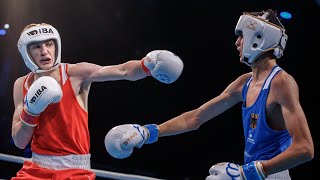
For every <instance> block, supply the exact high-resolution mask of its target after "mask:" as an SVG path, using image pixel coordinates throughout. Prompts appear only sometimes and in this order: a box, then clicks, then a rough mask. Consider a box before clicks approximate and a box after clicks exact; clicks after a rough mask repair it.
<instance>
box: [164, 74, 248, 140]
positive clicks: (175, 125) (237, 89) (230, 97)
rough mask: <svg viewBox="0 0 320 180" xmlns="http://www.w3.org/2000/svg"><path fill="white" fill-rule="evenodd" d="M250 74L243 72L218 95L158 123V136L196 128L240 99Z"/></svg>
mask: <svg viewBox="0 0 320 180" xmlns="http://www.w3.org/2000/svg"><path fill="white" fill-rule="evenodd" d="M249 76H250V74H244V75H242V76H240V77H239V78H237V79H236V80H235V81H233V82H232V83H231V84H230V85H229V86H228V87H227V88H226V89H225V90H224V91H223V92H222V93H221V94H220V95H218V96H216V97H214V98H212V99H211V100H209V101H208V102H206V103H204V104H203V105H201V106H200V107H198V108H196V109H194V110H191V111H188V112H185V113H182V114H181V115H179V116H177V117H174V118H172V119H170V120H168V121H166V122H164V123H162V124H160V125H159V137H163V136H171V135H176V134H181V133H185V132H188V131H193V130H197V129H198V128H199V127H200V126H201V125H202V124H204V123H206V122H207V121H209V120H211V119H213V118H214V117H216V116H218V115H219V114H221V113H223V112H224V111H226V110H227V109H229V108H231V107H233V106H234V105H235V104H237V103H239V102H240V101H241V100H242V95H241V90H242V87H243V84H244V83H245V82H246V79H247V78H248V77H249Z"/></svg>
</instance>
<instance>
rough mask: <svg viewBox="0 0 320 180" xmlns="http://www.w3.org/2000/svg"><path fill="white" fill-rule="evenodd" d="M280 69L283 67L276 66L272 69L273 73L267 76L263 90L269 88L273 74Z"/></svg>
mask: <svg viewBox="0 0 320 180" xmlns="http://www.w3.org/2000/svg"><path fill="white" fill-rule="evenodd" d="M279 70H281V67H276V68H275V69H274V70H273V71H272V73H271V74H270V76H269V77H268V78H267V80H266V83H265V84H264V86H263V88H262V90H263V89H268V87H269V85H270V82H271V80H272V78H273V76H274V75H275V74H276V73H277V72H278V71H279Z"/></svg>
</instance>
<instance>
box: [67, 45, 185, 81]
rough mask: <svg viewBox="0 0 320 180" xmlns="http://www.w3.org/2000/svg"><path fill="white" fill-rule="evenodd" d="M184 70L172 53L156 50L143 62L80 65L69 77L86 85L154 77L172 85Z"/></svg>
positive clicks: (71, 68)
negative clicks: (78, 79) (76, 78)
mask: <svg viewBox="0 0 320 180" xmlns="http://www.w3.org/2000/svg"><path fill="white" fill-rule="evenodd" d="M182 70H183V62H182V60H181V59H180V58H179V57H178V56H176V55H175V54H173V53H172V52H170V51H166V50H155V51H151V52H150V53H148V54H147V55H146V56H145V57H144V58H142V60H130V61H127V62H125V63H122V64H118V65H110V66H100V65H96V64H92V63H86V62H82V63H78V64H74V65H72V66H70V68H69V75H70V76H71V77H78V78H80V79H81V80H82V81H83V82H85V83H91V82H103V81H115V80H130V81H136V80H139V79H142V78H145V77H146V76H152V77H154V78H155V79H157V80H158V81H160V82H162V83H165V84H170V83H173V82H174V81H176V80H177V79H178V78H179V76H180V75H181V73H182Z"/></svg>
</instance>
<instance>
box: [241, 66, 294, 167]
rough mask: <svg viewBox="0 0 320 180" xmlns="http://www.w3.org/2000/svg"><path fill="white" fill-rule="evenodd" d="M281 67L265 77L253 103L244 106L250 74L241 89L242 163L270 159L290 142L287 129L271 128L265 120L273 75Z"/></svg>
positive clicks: (250, 79) (279, 69)
mask: <svg viewBox="0 0 320 180" xmlns="http://www.w3.org/2000/svg"><path fill="white" fill-rule="evenodd" d="M281 70H282V69H281V68H280V67H279V66H278V65H276V66H275V67H273V69H272V71H271V72H270V74H269V75H268V77H267V78H266V80H265V82H264V84H263V86H262V89H261V91H260V94H259V96H258V98H257V99H256V101H255V102H254V104H252V105H251V106H249V107H246V97H247V91H248V88H249V85H250V83H251V81H252V76H251V77H250V78H248V80H247V82H246V84H245V85H244V87H243V89H242V97H243V104H242V121H243V130H244V138H245V151H244V164H247V163H250V162H252V161H255V160H268V159H271V158H273V157H275V156H277V155H278V154H280V153H281V152H283V151H284V150H286V149H287V148H288V147H289V146H290V144H291V143H292V138H291V136H290V134H289V133H288V131H287V130H281V131H275V130H272V129H271V128H270V127H269V126H268V124H267V120H266V102H267V98H268V94H269V90H270V85H271V81H272V80H273V77H274V76H275V75H276V74H277V73H278V72H280V71H281Z"/></svg>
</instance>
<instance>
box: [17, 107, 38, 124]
mask: <svg viewBox="0 0 320 180" xmlns="http://www.w3.org/2000/svg"><path fill="white" fill-rule="evenodd" d="M20 120H21V121H22V122H23V123H24V124H26V125H28V126H31V127H35V126H37V124H38V123H39V115H33V114H30V113H28V112H27V111H26V110H25V109H24V108H23V111H22V113H21V115H20Z"/></svg>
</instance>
